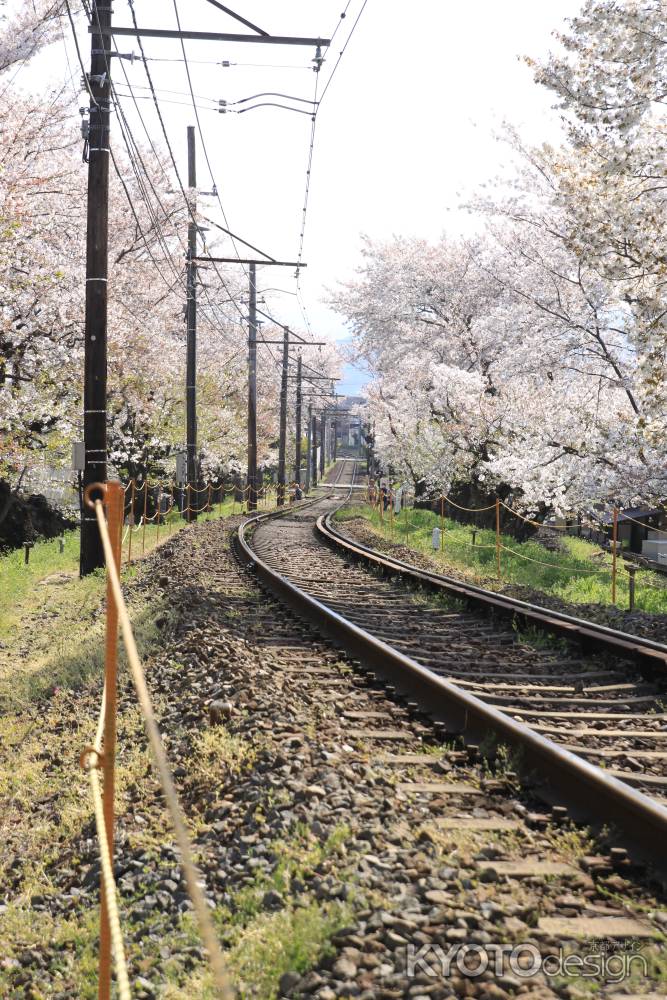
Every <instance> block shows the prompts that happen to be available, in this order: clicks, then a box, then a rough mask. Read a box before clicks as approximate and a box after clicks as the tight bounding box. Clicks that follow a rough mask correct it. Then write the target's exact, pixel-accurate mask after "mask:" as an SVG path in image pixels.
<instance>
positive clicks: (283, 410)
mask: <svg viewBox="0 0 667 1000" xmlns="http://www.w3.org/2000/svg"><path fill="white" fill-rule="evenodd" d="M288 365H289V329H288V327H283V368H282V375H281V379H280V441H279V443H278V497H277V502H278V506H279V507H282V506H283V504H284V503H285V456H286V452H287V366H288Z"/></svg>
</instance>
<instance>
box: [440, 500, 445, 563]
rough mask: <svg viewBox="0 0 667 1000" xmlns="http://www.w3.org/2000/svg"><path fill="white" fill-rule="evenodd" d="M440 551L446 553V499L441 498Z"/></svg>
mask: <svg viewBox="0 0 667 1000" xmlns="http://www.w3.org/2000/svg"><path fill="white" fill-rule="evenodd" d="M440 551H441V552H444V551H445V498H444V496H441V497H440Z"/></svg>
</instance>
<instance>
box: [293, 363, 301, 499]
mask: <svg viewBox="0 0 667 1000" xmlns="http://www.w3.org/2000/svg"><path fill="white" fill-rule="evenodd" d="M295 450H296V455H295V462H294V480H295V482H296V484H297V486H301V354H299V357H298V358H297V361H296V449H295Z"/></svg>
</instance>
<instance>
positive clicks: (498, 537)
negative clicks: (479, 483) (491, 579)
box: [496, 498, 500, 580]
mask: <svg viewBox="0 0 667 1000" xmlns="http://www.w3.org/2000/svg"><path fill="white" fill-rule="evenodd" d="M496 570H497V573H498V580H500V500H498V498H496Z"/></svg>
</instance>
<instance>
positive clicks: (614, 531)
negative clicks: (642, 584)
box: [611, 507, 618, 604]
mask: <svg viewBox="0 0 667 1000" xmlns="http://www.w3.org/2000/svg"><path fill="white" fill-rule="evenodd" d="M617 541H618V507H614V520H613V523H612V531H611V544H612V548H613V552H612V554H611V603H612V604H616V563H617V556H616V544H617Z"/></svg>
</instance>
